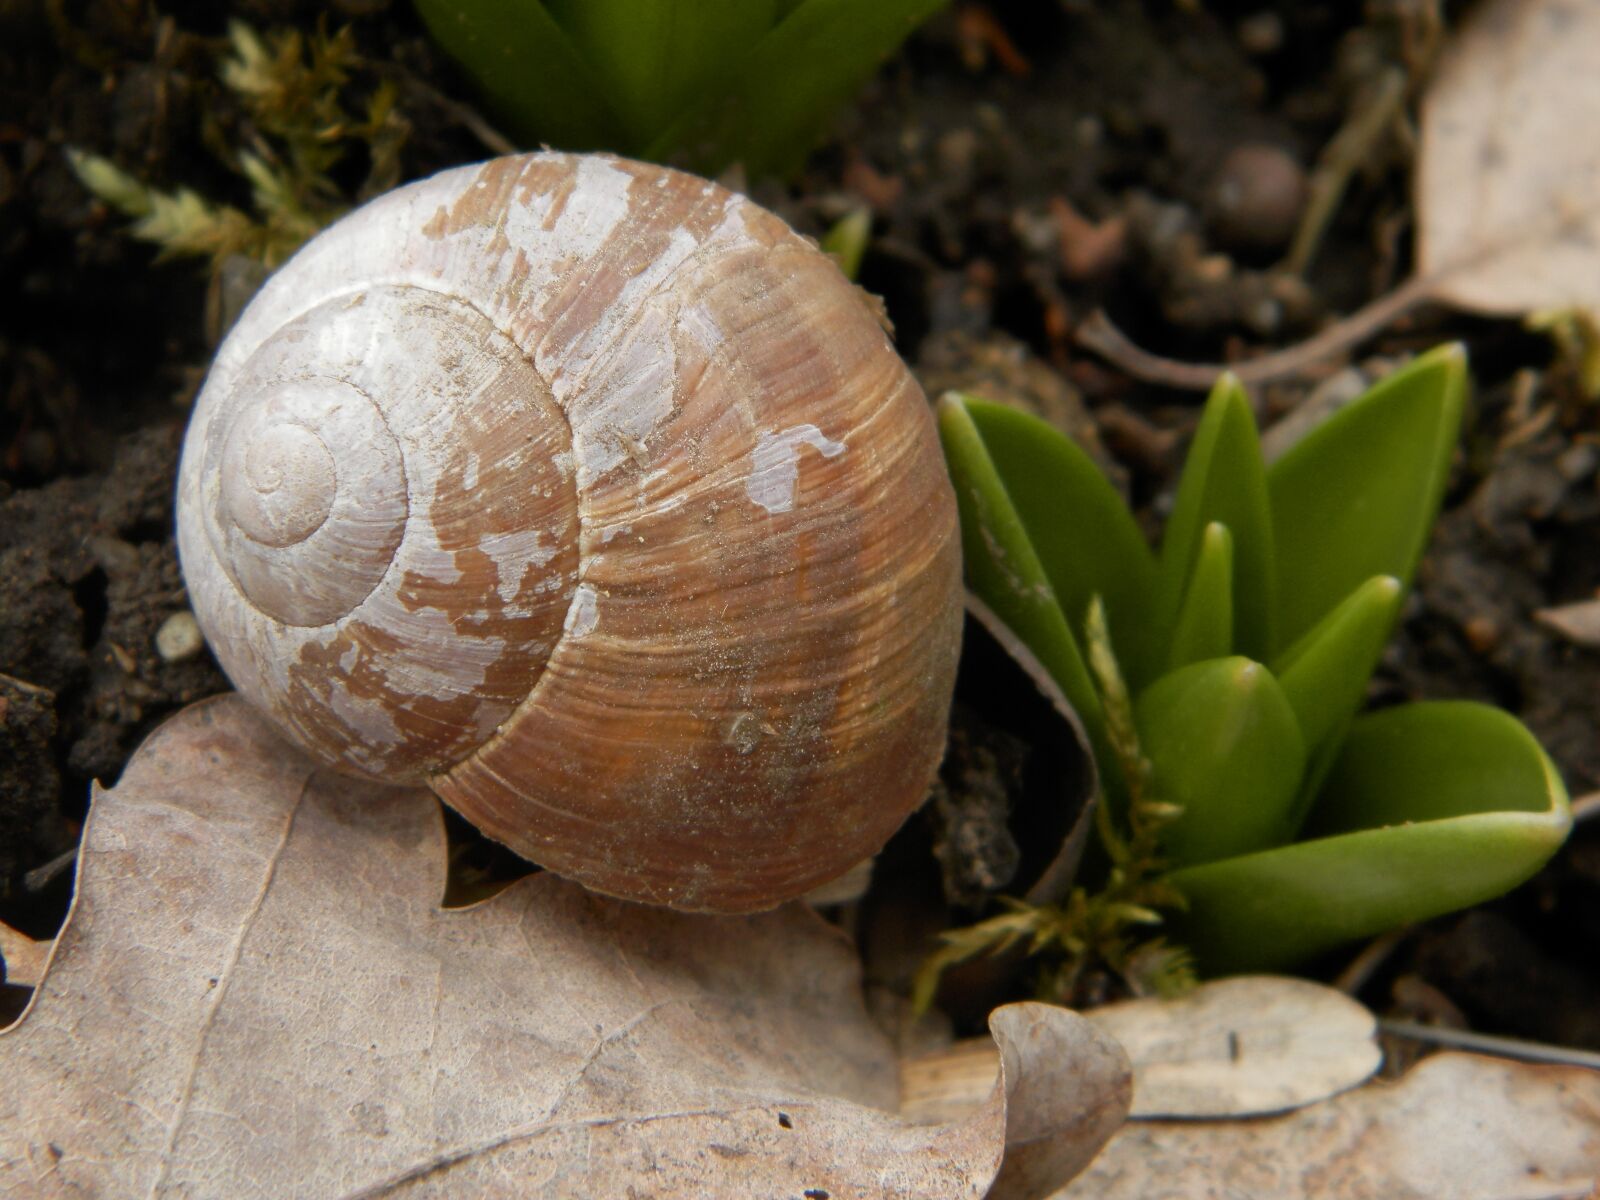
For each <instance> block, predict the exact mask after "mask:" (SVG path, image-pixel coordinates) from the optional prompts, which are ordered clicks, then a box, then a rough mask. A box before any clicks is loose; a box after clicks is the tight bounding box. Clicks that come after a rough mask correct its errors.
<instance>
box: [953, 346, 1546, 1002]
mask: <svg viewBox="0 0 1600 1200" xmlns="http://www.w3.org/2000/svg"><path fill="white" fill-rule="evenodd" d="M1465 390H1466V363H1465V358H1464V355H1463V353H1462V351H1461V350H1460V348H1459V347H1455V346H1447V347H1442V348H1440V349H1438V350H1435V351H1433V352H1431V353H1429V354H1427V355H1424V356H1422V357H1421V358H1419V359H1418V360H1417V361H1416V362H1414V363H1412V364H1411V365H1410V366H1408V367H1406V368H1405V369H1403V370H1401V371H1398V372H1396V373H1395V374H1394V375H1392V376H1390V377H1389V378H1388V379H1386V380H1384V381H1383V382H1382V383H1380V384H1378V385H1377V386H1376V387H1374V388H1372V389H1371V390H1370V391H1369V392H1368V393H1367V394H1366V395H1364V396H1363V397H1361V398H1360V399H1359V400H1357V401H1356V402H1355V403H1353V404H1351V405H1349V406H1348V407H1347V408H1345V409H1343V410H1342V411H1340V412H1339V413H1337V414H1335V415H1334V416H1332V417H1331V418H1329V419H1328V420H1327V421H1325V422H1324V423H1323V424H1321V425H1320V426H1318V427H1317V428H1315V429H1314V430H1312V431H1311V432H1310V433H1309V434H1308V435H1307V436H1306V437H1304V438H1303V439H1302V440H1301V441H1299V442H1298V443H1297V444H1295V445H1294V446H1293V447H1292V448H1291V449H1290V450H1288V451H1287V452H1286V453H1285V454H1284V455H1283V456H1282V457H1281V458H1279V459H1278V460H1277V461H1276V462H1273V463H1271V464H1270V465H1269V464H1267V463H1265V462H1264V461H1263V459H1262V454H1261V446H1260V441H1259V438H1258V436H1257V432H1256V425H1255V420H1254V418H1253V416H1252V415H1251V412H1250V407H1249V404H1248V402H1247V400H1246V398H1245V395H1244V392H1243V390H1242V388H1240V386H1239V385H1238V383H1237V382H1236V381H1234V380H1233V379H1232V378H1231V377H1224V378H1223V379H1222V380H1220V381H1219V382H1218V384H1217V386H1216V388H1215V389H1214V390H1213V391H1212V393H1211V396H1210V398H1209V400H1208V401H1207V403H1206V407H1205V410H1204V412H1203V414H1202V416H1201V419H1200V423H1199V426H1198V428H1197V430H1196V434H1195V437H1194V441H1193V444H1192V446H1191V448H1190V451H1189V455H1188V458H1187V461H1186V462H1185V465H1184V468H1183V471H1182V474H1181V477H1180V479H1179V483H1178V489H1177V496H1176V500H1175V503H1174V507H1173V512H1172V516H1171V518H1170V519H1169V521H1168V523H1167V528H1166V535H1165V538H1164V539H1163V542H1162V545H1161V550H1160V553H1159V554H1152V553H1151V551H1150V549H1149V548H1148V547H1147V546H1146V544H1145V543H1144V541H1143V540H1142V538H1141V537H1140V535H1139V532H1138V527H1137V526H1136V524H1135V523H1134V520H1133V517H1132V515H1131V514H1130V513H1129V512H1128V510H1127V508H1126V506H1125V505H1124V504H1123V502H1122V500H1121V498H1120V497H1119V496H1118V495H1117V493H1116V491H1115V490H1114V489H1113V488H1112V486H1111V485H1110V483H1109V482H1108V481H1107V480H1106V479H1105V477H1104V476H1103V475H1102V474H1101V473H1100V471H1099V470H1098V468H1096V467H1095V465H1094V463H1093V462H1092V461H1091V460H1090V459H1089V458H1088V456H1087V455H1085V454H1084V453H1083V452H1082V451H1081V450H1079V449H1078V447H1077V446H1076V445H1074V444H1073V443H1072V442H1071V441H1070V440H1069V439H1067V438H1066V437H1065V436H1063V435H1062V434H1060V433H1058V432H1057V431H1056V430H1055V429H1054V428H1052V427H1051V426H1049V425H1047V424H1045V423H1044V422H1042V421H1040V420H1038V419H1036V418H1034V417H1032V416H1029V415H1027V414H1024V413H1021V412H1018V411H1015V410H1013V409H1009V408H1004V407H1001V406H999V405H995V404H990V403H987V402H985V401H982V400H979V399H977V398H974V397H969V396H963V395H959V394H955V393H952V394H950V395H947V396H946V397H944V399H943V400H942V401H941V402H940V408H939V423H940V431H941V435H942V437H943V439H944V445H945V453H946V458H947V460H948V462H949V466H950V473H951V477H952V479H953V480H954V482H955V486H956V494H957V498H958V501H959V504H960V509H961V517H962V544H963V549H964V553H965V556H966V572H967V579H968V582H969V584H970V586H971V587H972V588H973V590H974V591H976V592H977V593H978V595H979V596H980V597H982V598H983V599H984V601H985V602H987V603H988V605H989V606H990V608H992V609H993V610H994V611H995V612H996V613H997V614H999V615H1000V617H1001V619H1003V620H1004V621H1006V622H1007V623H1008V624H1009V625H1010V626H1011V628H1012V629H1013V630H1014V631H1015V632H1016V633H1017V634H1018V636H1020V637H1021V638H1022V640H1023V641H1024V642H1025V643H1027V645H1028V646H1029V647H1030V648H1031V649H1032V650H1033V652H1034V654H1035V655H1036V656H1037V657H1038V658H1039V660H1040V662H1041V663H1042V664H1043V665H1044V666H1045V668H1046V669H1047V670H1049V671H1050V672H1051V674H1052V675H1053V676H1054V677H1055V679H1056V681H1057V683H1059V684H1060V685H1061V688H1062V690H1063V691H1064V692H1065V693H1066V695H1067V697H1068V699H1069V700H1071V702H1072V703H1073V704H1074V706H1076V707H1077V709H1078V712H1079V715H1080V716H1081V717H1082V719H1083V722H1084V725H1085V727H1086V729H1087V730H1088V733H1089V738H1090V741H1091V743H1092V745H1093V748H1094V752H1095V755H1096V759H1097V761H1098V764H1099V767H1100V771H1101V775H1102V778H1103V779H1105V780H1106V800H1107V802H1108V807H1110V808H1112V809H1113V810H1115V809H1116V808H1117V807H1118V806H1119V805H1123V806H1125V805H1126V803H1127V797H1128V796H1129V794H1130V789H1129V786H1128V783H1129V781H1128V780H1127V778H1126V777H1125V776H1126V763H1125V761H1124V759H1123V758H1122V757H1121V756H1119V755H1118V754H1117V753H1116V751H1115V748H1114V746H1113V739H1112V731H1111V730H1110V729H1109V727H1108V723H1107V713H1106V710H1105V707H1104V705H1103V703H1102V700H1101V695H1100V694H1099V693H1098V692H1097V690H1096V688H1095V687H1094V685H1093V682H1092V680H1091V673H1090V672H1089V670H1088V669H1087V667H1086V666H1085V655H1086V654H1087V652H1088V647H1089V645H1090V643H1089V635H1090V630H1089V629H1088V626H1087V624H1086V622H1087V620H1088V614H1089V610H1090V599H1091V598H1092V597H1100V598H1102V599H1103V602H1104V608H1105V616H1104V619H1105V622H1106V625H1107V628H1108V630H1109V634H1108V636H1109V643H1110V646H1111V647H1112V648H1114V652H1115V657H1116V660H1117V662H1119V663H1120V664H1121V665H1122V668H1123V671H1124V673H1125V675H1126V678H1127V684H1128V688H1129V690H1130V692H1131V694H1132V695H1133V697H1134V701H1133V716H1134V724H1135V727H1136V732H1137V738H1138V743H1139V745H1140V747H1141V752H1142V756H1143V762H1144V764H1145V766H1144V768H1143V769H1145V770H1147V771H1148V774H1149V778H1148V780H1147V781H1146V782H1147V787H1146V786H1141V787H1140V788H1139V789H1138V790H1139V791H1140V792H1141V793H1143V792H1145V791H1146V790H1147V791H1148V793H1149V799H1148V800H1147V803H1149V802H1154V803H1155V804H1157V805H1159V806H1162V809H1161V811H1165V812H1171V813H1173V814H1175V816H1174V817H1173V818H1172V819H1170V820H1168V821H1165V822H1164V823H1163V824H1162V826H1161V828H1160V831H1159V855H1160V858H1161V860H1162V861H1163V862H1164V863H1165V864H1166V873H1165V874H1164V876H1163V879H1164V881H1165V882H1166V883H1167V884H1168V885H1170V887H1171V888H1172V889H1173V890H1174V891H1175V892H1176V893H1178V894H1179V895H1181V896H1182V897H1183V899H1184V900H1185V901H1186V902H1187V904H1186V907H1184V908H1182V909H1181V910H1179V911H1177V912H1176V913H1175V914H1174V915H1172V916H1171V917H1169V918H1168V920H1167V924H1168V925H1169V927H1170V930H1171V932H1172V933H1173V935H1174V936H1175V937H1177V938H1178V939H1180V940H1181V941H1182V942H1183V943H1184V944H1185V945H1187V946H1188V947H1189V948H1190V949H1191V950H1192V951H1193V952H1194V954H1195V955H1196V956H1197V959H1198V961H1199V964H1200V966H1201V967H1202V968H1203V969H1205V970H1206V971H1208V972H1213V973H1215V972H1224V971H1238V970H1251V969H1263V968H1275V967H1282V966H1286V965H1290V964H1293V963H1295V962H1297V961H1301V960H1303V959H1305V958H1307V957H1310V956H1311V955H1314V954H1316V953H1319V952H1321V951H1325V950H1328V949H1331V948H1333V947H1336V946H1338V945H1341V944H1343V943H1346V942H1349V941H1352V940H1354V939H1357V938H1361V937H1366V936H1370V935H1373V934H1376V933H1379V932H1382V931H1383V930H1385V929H1389V928H1392V927H1395V926H1398V925H1402V924H1405V923H1407V922H1411V921H1418V920H1423V919H1425V918H1428V917H1432V916H1437V915H1439V914H1441V913H1445V912H1449V911H1452V910H1454V909H1457V908H1461V907H1466V906H1469V905H1472V904H1476V903H1480V902H1482V901H1484V900H1487V899H1490V898H1492V897H1494V896H1496V895H1499V894H1501V893H1502V892H1504V891H1506V890H1508V889H1509V888H1511V887H1514V886H1515V885H1516V884H1518V883H1520V882H1521V881H1522V880H1524V879H1526V878H1528V877H1529V876H1530V875H1532V874H1533V873H1534V872H1535V871H1536V870H1538V868H1539V867H1540V866H1541V865H1542V864H1543V863H1544V862H1545V861H1546V860H1547V859H1548V858H1549V857H1550V855H1551V854H1553V853H1554V852H1555V850H1556V848H1557V847H1558V846H1559V845H1560V844H1561V842H1562V840H1563V839H1564V838H1565V837H1566V834H1567V831H1568V829H1569V827H1570V824H1571V817H1570V813H1569V808H1568V801H1567V796H1566V792H1565V790H1564V788H1563V787H1562V784H1561V781H1560V779H1559V777H1558V776H1557V774H1556V771H1555V769H1554V767H1553V766H1552V765H1551V763H1550V761H1549V759H1548V758H1547V757H1546V756H1545V754H1544V752H1543V751H1542V750H1541V749H1540V747H1539V745H1538V743H1537V742H1536V741H1535V740H1534V738H1533V736H1532V735H1531V734H1530V733H1528V731H1527V730H1526V729H1525V728H1523V726H1522V725H1521V724H1520V723H1518V722H1517V721H1516V720H1515V719H1514V718H1512V717H1511V716H1509V715H1508V714H1506V713H1504V712H1501V711H1500V710H1498V709H1494V708H1490V707H1487V706H1484V705H1480V704H1470V703H1465V702H1429V703H1417V704H1411V705H1407V706H1404V707H1401V708H1398V709H1393V710H1388V711H1384V712H1379V713H1374V714H1371V715H1367V716H1362V715H1358V714H1359V711H1360V709H1361V706H1362V703H1363V700H1364V698H1365V695H1366V689H1367V682H1368V679H1369V678H1370V676H1371V674H1372V671H1373V670H1374V668H1375V667H1376V665H1377V662H1378V658H1379V655H1380V654H1381V653H1382V649H1383V645H1384V643H1385V642H1386V641H1387V639H1388V638H1389V636H1390V634H1391V633H1392V632H1393V629H1394V625H1395V622H1396V620H1397V618H1398V614H1399V611H1400V606H1401V602H1402V600H1403V599H1404V594H1405V590H1406V588H1407V587H1408V586H1409V584H1410V581H1411V578H1412V576H1413V574H1414V573H1415V571H1416V568H1417V564H1418V562H1419V561H1420V559H1421V556H1422V552H1423V549H1424V547H1425V545H1426V543H1427V539H1428V534H1429V530H1430V529H1431V527H1432V524H1433V521H1434V518H1435V516H1436V515H1437V513H1438V509H1439V504H1440V502H1441V498H1442V496H1443V492H1444V487H1445V482H1446V477H1447V475H1448V471H1449V465H1450V458H1451V455H1452V454H1453V452H1454V449H1455V445H1456V441H1457V439H1458V437H1459V434H1460V426H1461V419H1462V409H1463V404H1464V399H1465ZM1123 819H1124V820H1125V819H1126V818H1125V815H1124V817H1123ZM1114 857H1115V856H1114V854H1113V858H1114Z"/></svg>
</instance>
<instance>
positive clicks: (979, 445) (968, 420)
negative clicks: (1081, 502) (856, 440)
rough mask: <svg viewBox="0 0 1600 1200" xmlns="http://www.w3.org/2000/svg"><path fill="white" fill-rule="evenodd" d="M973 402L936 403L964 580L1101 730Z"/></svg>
mask: <svg viewBox="0 0 1600 1200" xmlns="http://www.w3.org/2000/svg"><path fill="white" fill-rule="evenodd" d="M973 404H974V402H971V401H967V400H965V399H964V398H963V397H962V396H960V395H959V394H957V393H954V392H951V393H949V394H947V395H946V396H945V397H944V398H943V399H942V400H940V402H939V413H938V418H939V437H940V440H941V441H942V442H943V444H944V452H945V462H946V464H947V466H948V467H949V470H950V478H951V482H952V483H953V484H954V485H955V492H956V506H957V508H958V510H959V512H960V518H961V549H962V559H963V563H964V568H965V571H966V578H967V585H968V586H969V587H970V588H972V590H973V591H974V592H976V593H977V594H978V596H979V598H981V599H982V600H983V601H984V603H986V604H987V605H988V606H989V607H990V608H991V609H992V610H993V611H994V613H995V615H996V616H998V617H999V618H1000V619H1001V620H1002V621H1003V622H1005V624H1006V625H1007V626H1009V627H1010V629H1011V630H1012V631H1013V632H1014V633H1016V635H1017V636H1018V637H1020V638H1021V639H1022V640H1023V641H1024V642H1025V643H1027V645H1028V647H1029V649H1031V650H1032V651H1033V652H1034V654H1035V655H1036V656H1037V657H1038V659H1039V662H1040V663H1041V664H1042V665H1043V666H1044V668H1045V670H1047V671H1049V672H1050V675H1051V677H1052V678H1053V679H1055V681H1056V683H1057V684H1058V685H1059V686H1060V687H1061V690H1062V692H1063V693H1065V694H1066V697H1067V700H1068V701H1069V702H1070V703H1071V704H1072V706H1073V708H1075V709H1076V710H1077V712H1078V715H1079V716H1080V717H1082V718H1083V722H1084V725H1085V727H1086V729H1087V730H1088V731H1089V733H1090V736H1091V737H1094V738H1098V737H1101V736H1103V732H1102V725H1103V721H1102V718H1101V714H1100V702H1099V697H1098V695H1097V694H1096V692H1095V690H1094V685H1093V683H1092V682H1091V681H1090V678H1089V672H1088V668H1087V667H1086V666H1085V664H1084V661H1083V654H1082V651H1081V649H1080V647H1079V643H1078V641H1077V639H1076V638H1075V637H1074V635H1073V632H1072V629H1071V627H1070V626H1069V625H1068V623H1067V619H1066V615H1065V614H1064V613H1063V612H1062V611H1061V606H1060V605H1059V604H1058V603H1057V602H1056V596H1055V593H1054V592H1053V591H1052V590H1051V587H1050V580H1049V578H1048V576H1047V575H1046V573H1045V569H1044V567H1043V566H1042V565H1041V563H1040V561H1039V556H1038V553H1037V552H1036V551H1035V549H1034V546H1033V543H1032V542H1031V541H1030V540H1029V536H1028V530H1027V528H1026V526H1025V525H1024V523H1023V521H1022V518H1021V517H1020V516H1019V515H1018V512H1017V509H1016V506H1015V505H1014V504H1013V502H1012V498H1011V496H1010V494H1009V493H1008V492H1007V490H1006V485H1005V484H1004V483H1003V482H1002V481H1001V477H1000V474H999V473H998V472H997V471H996V464H995V462H994V460H993V459H992V458H991V457H990V454H989V450H988V448H987V446H986V445H985V443H984V439H983V436H982V434H981V433H980V432H979V430H978V426H977V425H976V424H975V423H974V421H973V416H972V411H971V409H972V406H973Z"/></svg>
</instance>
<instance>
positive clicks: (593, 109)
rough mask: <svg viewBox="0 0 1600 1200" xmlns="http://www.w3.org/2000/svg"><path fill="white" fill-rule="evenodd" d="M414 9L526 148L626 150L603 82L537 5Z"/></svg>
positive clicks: (434, 3) (485, 0)
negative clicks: (553, 147)
mask: <svg viewBox="0 0 1600 1200" xmlns="http://www.w3.org/2000/svg"><path fill="white" fill-rule="evenodd" d="M417 11H418V12H420V13H421V14H422V19H423V21H424V22H425V23H426V24H427V26H428V32H429V33H431V34H432V35H433V37H434V40H435V41H437V42H438V43H439V45H441V46H443V47H444V49H445V52H446V53H448V54H449V55H450V56H451V57H452V58H455V59H456V60H457V61H459V62H460V63H461V64H462V65H463V66H464V67H466V68H467V70H468V71H469V72H471V74H472V78H473V79H474V80H475V81H476V82H477V84H478V87H479V88H480V89H482V91H483V93H484V95H485V96H486V97H487V98H488V102H489V105H490V107H491V108H492V109H493V110H494V111H495V113H496V114H497V115H498V116H499V117H500V119H501V120H503V121H504V122H505V123H506V124H507V127H508V129H509V132H511V133H512V134H513V135H514V136H515V137H516V138H518V139H519V140H520V141H521V142H522V143H523V144H524V145H534V144H537V143H538V142H541V141H542V142H545V143H547V144H549V145H552V146H558V147H561V148H562V149H569V150H594V149H600V148H605V149H613V150H623V149H626V148H628V145H629V143H628V139H627V134H626V132H625V130H624V126H623V122H622V119H621V117H620V116H619V115H618V113H617V112H616V110H615V109H613V108H612V107H611V105H610V103H609V102H608V99H607V89H606V87H605V83H604V80H603V79H602V77H601V76H600V74H599V73H598V72H597V71H596V70H595V69H594V67H593V66H591V65H590V64H589V63H588V62H587V61H585V59H584V57H583V55H582V54H581V53H580V52H579V51H578V49H577V47H575V46H574V45H573V43H572V41H571V39H569V38H568V36H567V34H566V33H565V31H564V30H562V28H561V26H560V25H558V24H557V23H556V21H555V19H554V18H553V17H552V16H551V15H550V13H549V11H548V10H547V9H546V8H545V6H544V5H543V4H541V3H539V0H417Z"/></svg>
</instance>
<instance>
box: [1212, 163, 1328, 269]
mask: <svg viewBox="0 0 1600 1200" xmlns="http://www.w3.org/2000/svg"><path fill="white" fill-rule="evenodd" d="M1305 201H1306V174H1305V172H1304V171H1302V170H1301V169H1300V164H1299V163H1297V162H1295V160H1294V159H1293V158H1291V157H1290V156H1289V155H1288V154H1287V153H1285V152H1284V151H1282V150H1280V149H1278V148H1277V147H1276V146H1268V145H1265V144H1262V143H1259V142H1249V143H1246V144H1245V145H1242V146H1235V147H1234V148H1233V149H1232V150H1230V151H1229V152H1228V156H1227V157H1226V158H1224V159H1223V160H1222V165H1221V166H1220V167H1219V168H1218V169H1217V174H1216V178H1215V179H1214V180H1213V182H1212V184H1211V192H1210V195H1209V197H1208V198H1207V214H1208V216H1209V217H1210V219H1211V226H1212V229H1213V231H1214V232H1215V233H1216V235H1217V236H1218V237H1219V238H1221V239H1222V240H1223V241H1224V242H1226V243H1228V244H1229V245H1233V246H1249V247H1252V248H1256V249H1264V250H1271V249H1274V248H1276V247H1278V246H1281V245H1283V244H1284V243H1285V242H1287V241H1288V240H1289V238H1290V236H1291V235H1293V233H1294V230H1295V226H1296V225H1297V224H1298V223H1299V221H1300V210H1301V209H1302V208H1303V207H1304V206H1305Z"/></svg>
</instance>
